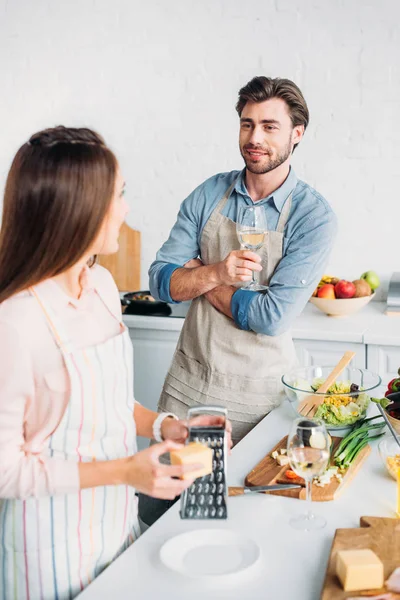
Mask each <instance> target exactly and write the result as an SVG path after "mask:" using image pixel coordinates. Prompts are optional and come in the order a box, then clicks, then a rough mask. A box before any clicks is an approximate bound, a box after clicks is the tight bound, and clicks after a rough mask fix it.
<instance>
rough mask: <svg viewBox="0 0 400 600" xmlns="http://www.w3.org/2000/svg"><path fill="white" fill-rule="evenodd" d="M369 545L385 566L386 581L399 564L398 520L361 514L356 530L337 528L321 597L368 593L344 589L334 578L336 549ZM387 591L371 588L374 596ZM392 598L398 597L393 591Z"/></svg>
mask: <svg viewBox="0 0 400 600" xmlns="http://www.w3.org/2000/svg"><path fill="white" fill-rule="evenodd" d="M364 548H368V549H370V550H372V551H373V552H375V554H376V555H377V556H378V557H379V558H380V559H381V561H382V562H383V565H384V569H385V580H386V579H387V578H388V577H389V576H390V574H391V573H392V572H393V571H394V569H395V568H396V567H398V566H400V520H399V519H382V518H379V517H361V519H360V527H359V528H357V529H337V530H336V534H335V537H334V540H333V544H332V548H331V553H330V557H329V562H328V567H327V570H326V576H325V582H324V587H323V589H322V594H321V600H343V599H344V598H351V597H355V596H365V597H366V598H368V594H369V595H371V594H372V591H371V592H365V591H363V592H344V591H343V589H342V586H341V584H340V582H339V580H338V579H337V577H336V575H335V573H336V569H335V566H336V552H337V551H338V550H363V549H364ZM383 591H386V590H374V595H378V594H379V593H380V592H383ZM393 598H400V596H399V595H398V594H394V595H393Z"/></svg>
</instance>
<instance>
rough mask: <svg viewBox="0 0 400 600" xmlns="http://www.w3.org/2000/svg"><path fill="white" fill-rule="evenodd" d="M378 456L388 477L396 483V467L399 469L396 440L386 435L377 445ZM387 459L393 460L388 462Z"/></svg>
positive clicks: (399, 454) (398, 452) (399, 448)
mask: <svg viewBox="0 0 400 600" xmlns="http://www.w3.org/2000/svg"><path fill="white" fill-rule="evenodd" d="M378 448H379V455H380V457H381V459H382V462H383V464H384V465H385V468H386V470H387V472H388V473H389V475H391V476H392V477H393V479H396V481H397V467H400V447H399V446H398V445H397V444H396V440H395V439H394V438H393V436H392V435H390V436H389V435H386V436H385V437H384V438H383V439H382V440H381V441H380V442H379V445H378ZM396 457H399V458H398V465H397V464H396V460H395V459H396ZM388 459H394V460H389V461H388Z"/></svg>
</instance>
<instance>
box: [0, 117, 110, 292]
mask: <svg viewBox="0 0 400 600" xmlns="http://www.w3.org/2000/svg"><path fill="white" fill-rule="evenodd" d="M116 173H117V161H116V158H115V156H114V154H113V153H112V152H111V150H110V149H109V148H107V146H106V145H105V143H104V140H103V138H102V137H100V136H99V135H98V134H97V133H95V132H94V131H92V130H90V129H84V128H81V129H73V128H67V127H62V126H60V127H55V128H52V129H46V130H44V131H40V132H39V133H36V134H34V135H33V136H32V137H31V138H30V140H29V142H27V143H26V144H24V145H23V146H21V148H20V149H19V150H18V152H17V154H16V156H15V158H14V160H13V163H12V165H11V169H10V172H9V174H8V177H7V182H6V187H5V193H4V204H3V218H2V226H1V231H0V302H3V301H4V300H6V299H7V298H9V297H10V296H12V295H13V294H16V293H18V292H20V291H22V290H25V289H27V288H28V287H30V286H32V285H35V284H37V283H39V282H40V281H43V280H44V279H47V278H48V277H54V276H55V275H58V274H59V273H62V272H63V271H66V270H67V269H68V268H70V267H72V266H73V265H74V264H76V263H77V262H78V261H79V259H80V258H82V256H84V254H85V253H86V252H87V251H88V250H89V249H90V247H91V245H92V244H93V242H94V240H95V239H96V236H97V235H98V233H99V231H100V228H101V226H102V224H103V222H104V219H105V217H106V215H107V211H108V209H109V206H110V204H111V201H112V197H113V193H114V186H115V179H116Z"/></svg>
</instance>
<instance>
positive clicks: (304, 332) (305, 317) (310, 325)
mask: <svg viewBox="0 0 400 600" xmlns="http://www.w3.org/2000/svg"><path fill="white" fill-rule="evenodd" d="M385 308H386V303H384V302H370V303H369V304H368V305H367V306H365V307H364V308H363V309H362V310H360V311H359V312H358V313H356V314H355V315H351V316H348V317H328V316H327V315H325V314H323V313H322V312H321V311H319V310H318V309H317V308H316V307H315V306H313V305H312V304H310V303H309V304H307V306H306V308H305V309H304V311H303V312H302V314H301V315H300V316H299V317H297V319H296V320H295V322H294V325H293V328H292V335H293V339H295V340H296V339H297V340H299V339H304V340H324V341H331V342H334V341H340V342H353V343H359V344H379V345H387V346H397V345H400V316H387V315H386V314H385ZM124 322H125V324H126V325H127V327H129V328H135V329H157V330H166V331H180V330H181V329H182V325H183V318H171V317H147V316H146V317H144V316H137V315H126V316H124Z"/></svg>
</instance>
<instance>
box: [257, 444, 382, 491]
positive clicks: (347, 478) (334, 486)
mask: <svg viewBox="0 0 400 600" xmlns="http://www.w3.org/2000/svg"><path fill="white" fill-rule="evenodd" d="M341 440H342V438H339V437H333V438H332V442H333V445H334V449H335V448H336V447H337V446H338V444H340V442H341ZM286 447H287V436H286V437H284V438H283V439H281V441H280V442H278V443H277V445H276V446H275V447H274V448H272V450H271V451H270V452H269V453H268V454H267V456H265V458H263V459H262V461H260V462H259V463H258V464H257V465H256V466H255V467H254V469H252V470H251V471H250V473H249V474H248V475H247V476H246V479H245V485H247V486H250V487H251V486H253V485H270V484H273V483H302V484H303V487H302V488H301V489H299V488H298V489H295V490H282V491H278V492H270V494H274V495H276V496H288V497H289V498H300V500H305V498H306V490H305V487H304V480H302V479H300V478H299V479H298V481H296V480H293V479H287V478H286V477H285V472H286V471H287V470H288V469H290V466H289V465H285V466H283V467H280V466H279V465H278V464H277V462H276V460H275V459H274V458H272V456H271V454H272V452H274V451H275V450H277V451H278V452H279V451H280V450H281V448H286ZM370 452H371V446H365V448H363V449H362V450H361V452H360V453H359V454H358V456H357V457H356V458H355V460H354V461H353V462H352V464H351V465H350V467H349V468H348V469H347V471H345V472H344V473H343V479H342V481H338V480H337V479H336V477H332V479H331V481H330V483H328V484H327V485H326V486H324V487H319V486H317V485H315V484H313V485H312V489H311V496H312V499H313V501H315V502H328V501H330V500H335V498H337V497H338V496H339V494H341V493H342V492H343V490H344V489H345V488H346V487H347V485H348V484H349V483H350V482H351V481H352V479H353V477H354V476H355V475H356V473H357V472H358V470H359V469H360V467H361V465H362V464H363V462H364V461H365V459H366V458H367V456H368V455H369V453H370Z"/></svg>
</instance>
